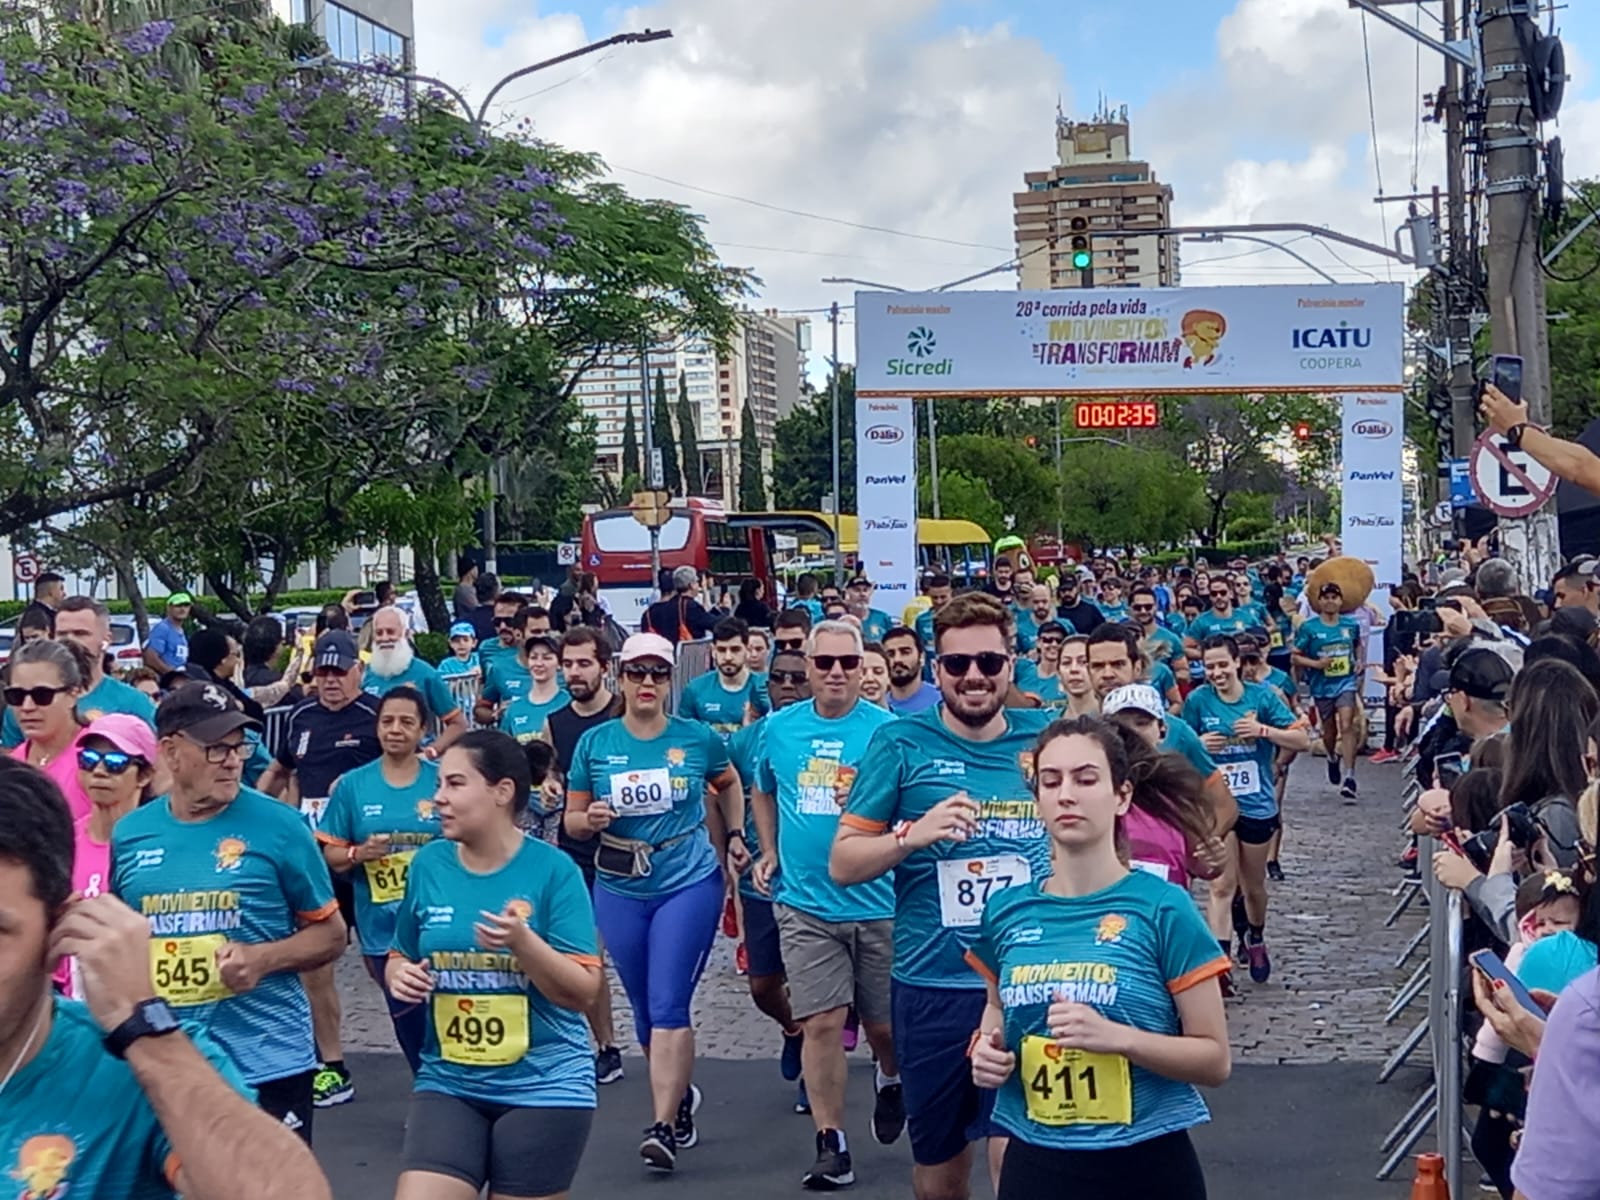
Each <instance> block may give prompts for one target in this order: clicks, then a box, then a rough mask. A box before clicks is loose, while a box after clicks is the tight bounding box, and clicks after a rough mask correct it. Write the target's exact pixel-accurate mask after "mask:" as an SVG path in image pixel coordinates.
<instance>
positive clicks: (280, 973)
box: [111, 683, 345, 1144]
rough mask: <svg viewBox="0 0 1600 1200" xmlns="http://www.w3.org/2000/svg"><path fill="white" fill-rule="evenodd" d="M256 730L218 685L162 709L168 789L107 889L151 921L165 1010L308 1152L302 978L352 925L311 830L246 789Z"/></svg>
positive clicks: (114, 841) (144, 814) (114, 868)
mask: <svg viewBox="0 0 1600 1200" xmlns="http://www.w3.org/2000/svg"><path fill="white" fill-rule="evenodd" d="M252 724H253V722H252V721H251V720H250V718H249V717H248V716H246V715H245V713H244V711H243V710H242V709H241V708H240V707H239V704H238V701H236V700H235V699H234V698H233V697H232V696H230V695H228V694H227V693H226V692H224V691H223V690H222V689H221V688H219V687H217V686H216V685H215V684H204V683H191V684H186V685H184V686H183V687H181V688H179V689H177V690H176V691H175V692H173V693H172V694H171V695H169V696H168V697H167V698H166V699H165V700H163V701H162V702H161V707H160V708H158V709H157V710H156V733H157V735H158V737H159V738H160V740H161V763H162V766H163V767H165V768H166V770H167V772H168V773H169V774H170V776H171V779H172V790H171V792H170V793H169V794H168V795H166V796H164V797H159V798H157V799H156V800H154V801H152V802H151V803H150V804H147V805H145V806H144V807H143V808H140V809H136V810H135V811H134V812H131V813H129V814H128V815H127V816H126V817H124V818H123V819H122V820H121V821H119V822H118V823H117V826H116V828H115V829H114V830H113V831H112V835H111V884H112V890H113V891H114V892H116V894H117V895H118V896H119V897H121V898H122V899H123V900H124V901H125V902H126V903H127V904H128V905H129V907H131V908H133V909H134V910H135V911H136V912H139V913H140V914H142V915H143V916H145V917H147V918H148V922H149V936H150V951H149V953H150V959H151V966H152V968H153V971H154V976H155V983H156V989H157V991H158V992H159V993H160V995H161V998H162V999H163V1000H165V1001H166V1002H167V1003H168V1004H169V1005H171V1006H172V1007H173V1008H174V1009H176V1010H177V1012H178V1017H179V1019H180V1020H181V1021H182V1022H183V1023H184V1024H185V1026H187V1027H188V1028H198V1029H204V1030H206V1031H207V1032H209V1033H210V1034H211V1035H212V1036H213V1037H214V1038H216V1040H217V1041H218V1042H219V1043H220V1044H221V1046H222V1048H223V1049H224V1050H226V1051H227V1052H228V1054H229V1055H230V1056H231V1058H232V1060H233V1063H234V1065H235V1066H236V1067H237V1068H238V1070H239V1073H240V1074H241V1075H243V1076H244V1079H245V1082H247V1083H249V1084H250V1085H251V1086H252V1087H253V1088H255V1090H256V1098H257V1102H258V1103H259V1104H260V1105H261V1107H262V1108H264V1109H265V1110H266V1111H267V1112H269V1113H271V1114H272V1115H273V1116H275V1117H277V1118H278V1119H279V1120H280V1121H282V1122H283V1123H284V1125H286V1126H287V1127H288V1128H290V1129H292V1130H293V1131H294V1132H296V1133H298V1134H299V1135H300V1136H301V1137H302V1138H304V1139H305V1141H306V1142H307V1144H309V1143H310V1141H311V1124H312V1114H313V1111H314V1110H313V1106H312V1102H311V1101H312V1096H311V1092H312V1078H313V1076H314V1074H315V1072H316V1066H317V1055H316V1044H315V1040H314V1038H313V1037H312V1030H311V1008H310V1005H309V1003H308V1002H307V1000H306V993H305V988H304V987H303V986H302V985H301V982H300V975H299V973H300V972H302V971H311V970H314V969H315V968H317V967H320V966H323V965H325V964H328V963H332V962H333V961H334V960H335V959H336V958H338V957H339V955H340V953H342V952H343V950H344V945H345V924H344V920H343V919H342V918H341V917H340V915H339V906H338V903H337V902H336V901H335V900H334V898H333V889H332V886H331V884H330V882H329V879H328V871H327V868H326V866H324V865H323V862H322V855H321V854H320V853H319V852H318V850H317V844H316V841H315V840H314V839H313V838H312V836H311V831H310V830H309V829H307V828H306V824H305V822H304V820H302V819H301V817H300V816H299V814H298V813H296V812H295V811H294V810H293V809H291V808H289V807H287V806H285V805H283V804H281V803H279V802H278V801H276V800H274V799H272V798H271V797H270V796H265V795H263V794H262V793H260V792H256V791H252V790H251V789H249V788H245V787H241V786H240V782H239V780H240V775H241V773H242V771H243V768H244V754H245V751H246V747H247V743H246V741H245V737H244V732H245V730H246V729H247V728H249V727H250V726H251V725H252Z"/></svg>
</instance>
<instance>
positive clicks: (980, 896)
mask: <svg viewBox="0 0 1600 1200" xmlns="http://www.w3.org/2000/svg"><path fill="white" fill-rule="evenodd" d="M1015 882H1016V881H1015V880H1014V879H1013V878H1012V877H1011V876H1010V875H993V876H984V877H983V878H981V879H972V878H967V879H958V880H957V881H956V900H957V901H958V902H959V903H960V904H961V906H962V907H963V908H971V907H973V906H974V905H976V906H977V907H978V908H979V909H980V910H981V909H983V908H986V907H987V906H988V904H989V894H990V893H991V892H1000V891H1004V890H1005V889H1006V888H1008V887H1010V886H1011V885H1012V884H1013V883H1015Z"/></svg>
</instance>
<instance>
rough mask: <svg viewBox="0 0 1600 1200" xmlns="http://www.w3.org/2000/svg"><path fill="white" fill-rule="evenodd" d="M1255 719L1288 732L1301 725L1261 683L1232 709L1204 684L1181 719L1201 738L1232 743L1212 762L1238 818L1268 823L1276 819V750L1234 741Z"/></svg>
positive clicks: (1263, 743)
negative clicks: (1245, 722)
mask: <svg viewBox="0 0 1600 1200" xmlns="http://www.w3.org/2000/svg"><path fill="white" fill-rule="evenodd" d="M1251 715H1254V716H1255V718H1256V719H1257V720H1258V721H1260V722H1261V723H1262V724H1264V725H1271V726H1272V727H1273V728H1274V729H1288V728H1289V727H1290V726H1291V725H1294V724H1295V723H1296V722H1297V720H1298V718H1296V716H1295V715H1294V713H1292V712H1290V711H1289V706H1288V705H1287V704H1285V703H1284V702H1283V698H1282V697H1281V696H1279V695H1278V693H1277V692H1276V691H1274V690H1273V689H1272V688H1269V687H1267V686H1266V685H1265V684H1260V683H1246V684H1245V685H1244V693H1243V694H1242V695H1241V696H1240V697H1239V699H1238V700H1237V701H1235V702H1234V703H1232V704H1229V703H1228V702H1227V701H1226V700H1224V699H1223V698H1222V697H1221V696H1220V695H1218V694H1217V689H1216V688H1214V687H1212V686H1211V685H1210V684H1209V683H1207V684H1203V685H1201V686H1200V687H1197V688H1195V690H1194V691H1192V692H1190V693H1189V698H1188V700H1186V701H1185V702H1184V705H1183V719H1184V721H1185V722H1187V723H1188V725H1189V726H1190V728H1192V729H1193V730H1194V731H1195V733H1196V734H1197V735H1202V734H1207V733H1220V734H1221V735H1222V736H1223V737H1225V738H1227V739H1228V743H1227V745H1225V746H1223V748H1222V749H1221V750H1216V751H1212V752H1211V757H1212V759H1213V760H1215V762H1216V764H1217V769H1218V770H1220V771H1221V772H1222V778H1223V779H1224V780H1225V781H1226V782H1227V784H1228V790H1229V791H1230V792H1232V793H1233V796H1234V799H1235V800H1237V801H1238V802H1239V812H1240V813H1241V814H1242V815H1244V816H1246V817H1252V818H1255V819H1258V820H1268V819H1270V818H1272V817H1275V816H1277V815H1278V798H1277V795H1276V793H1275V790H1274V789H1275V786H1276V781H1275V779H1274V776H1273V772H1272V768H1273V763H1274V761H1275V760H1276V759H1277V756H1278V748H1277V747H1276V746H1274V745H1273V744H1272V743H1271V742H1269V741H1267V739H1266V738H1248V739H1241V738H1238V737H1236V736H1234V732H1233V727H1234V725H1235V724H1236V723H1237V722H1238V721H1240V720H1241V719H1243V718H1244V717H1247V716H1251Z"/></svg>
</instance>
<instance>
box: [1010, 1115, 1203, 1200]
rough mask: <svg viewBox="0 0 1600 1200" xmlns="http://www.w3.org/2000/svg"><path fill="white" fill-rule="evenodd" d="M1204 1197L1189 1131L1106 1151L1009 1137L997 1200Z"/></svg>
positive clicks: (1197, 1199) (1176, 1199)
mask: <svg viewBox="0 0 1600 1200" xmlns="http://www.w3.org/2000/svg"><path fill="white" fill-rule="evenodd" d="M1069 1196H1070V1197H1072V1200H1120V1198H1121V1197H1124V1196H1149V1197H1156V1196H1159V1197H1161V1200H1206V1177H1205V1173H1204V1172H1203V1171H1202V1170H1201V1169H1200V1159H1199V1156H1197V1155H1196V1154H1195V1152H1194V1143H1192V1142H1191V1141H1190V1140H1189V1135H1188V1133H1186V1132H1184V1131H1183V1130H1179V1131H1178V1132H1177V1133H1167V1134H1162V1135H1161V1136H1160V1137H1153V1138H1151V1139H1150V1140H1149V1141H1145V1142H1135V1143H1134V1144H1133V1145H1131V1146H1116V1147H1112V1148H1110V1149H1106V1150H1049V1149H1046V1148H1045V1147H1043V1146H1034V1145H1030V1144H1029V1143H1028V1142H1024V1141H1023V1140H1021V1139H1020V1138H1012V1139H1011V1142H1010V1144H1009V1145H1007V1146H1006V1158H1005V1165H1004V1166H1002V1167H1001V1169H1000V1191H999V1194H998V1200H1056V1197H1061V1200H1066V1198H1067V1197H1069Z"/></svg>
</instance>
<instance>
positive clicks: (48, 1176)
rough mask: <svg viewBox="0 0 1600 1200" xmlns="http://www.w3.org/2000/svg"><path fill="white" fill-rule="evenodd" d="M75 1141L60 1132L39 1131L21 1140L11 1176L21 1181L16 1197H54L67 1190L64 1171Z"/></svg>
mask: <svg viewBox="0 0 1600 1200" xmlns="http://www.w3.org/2000/svg"><path fill="white" fill-rule="evenodd" d="M77 1157H78V1144H77V1143H76V1142H74V1141H73V1140H72V1139H71V1138H70V1137H68V1136H67V1135H66V1134H64V1133H42V1134H39V1135H38V1136H37V1137H31V1138H29V1139H28V1140H27V1141H25V1142H23V1143H22V1148H21V1149H20V1150H18V1151H17V1165H16V1166H15V1167H13V1168H12V1169H11V1178H13V1179H15V1180H17V1181H18V1182H19V1183H21V1184H22V1191H21V1192H20V1193H18V1198H17V1200H56V1198H57V1197H63V1196H65V1195H66V1194H67V1188H66V1187H65V1186H64V1185H65V1184H66V1182H67V1172H68V1171H70V1170H71V1169H72V1163H73V1160H74V1159H76V1158H77Z"/></svg>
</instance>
